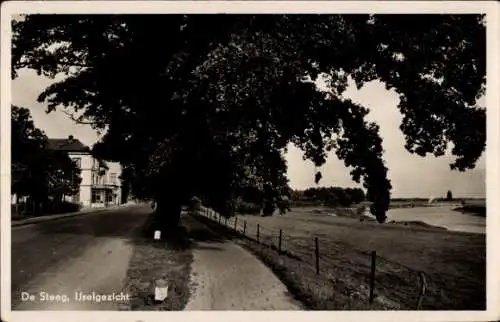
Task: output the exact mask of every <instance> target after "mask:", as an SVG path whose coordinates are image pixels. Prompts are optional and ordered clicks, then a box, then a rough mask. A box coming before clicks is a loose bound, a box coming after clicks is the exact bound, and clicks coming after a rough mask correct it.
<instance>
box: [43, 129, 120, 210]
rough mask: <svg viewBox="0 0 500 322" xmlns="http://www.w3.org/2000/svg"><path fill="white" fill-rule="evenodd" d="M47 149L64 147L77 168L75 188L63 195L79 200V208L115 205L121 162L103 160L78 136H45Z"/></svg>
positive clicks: (75, 200) (116, 203)
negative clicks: (67, 194) (77, 184)
mask: <svg viewBox="0 0 500 322" xmlns="http://www.w3.org/2000/svg"><path fill="white" fill-rule="evenodd" d="M49 149H53V150H58V151H64V152H66V153H68V156H69V157H70V158H71V159H72V160H73V161H74V162H75V163H76V165H77V167H79V168H80V171H81V172H80V176H81V179H82V181H81V183H80V189H79V191H78V192H77V193H76V194H75V195H73V196H67V197H65V199H66V200H67V201H71V202H74V203H79V204H81V205H82V207H83V208H97V207H109V206H116V205H119V204H120V203H121V180H120V175H121V166H120V164H119V163H116V162H104V161H102V160H99V159H96V158H94V157H93V156H92V154H91V152H90V149H89V147H87V146H85V145H84V144H82V143H81V142H80V141H79V140H78V139H75V138H74V137H73V136H69V137H68V138H67V139H49Z"/></svg>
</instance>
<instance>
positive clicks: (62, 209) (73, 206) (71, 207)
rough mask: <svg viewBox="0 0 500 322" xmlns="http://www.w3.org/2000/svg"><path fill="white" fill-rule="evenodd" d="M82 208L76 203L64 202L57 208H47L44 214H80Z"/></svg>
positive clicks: (51, 206) (50, 206)
mask: <svg viewBox="0 0 500 322" xmlns="http://www.w3.org/2000/svg"><path fill="white" fill-rule="evenodd" d="M81 208H82V205H80V204H78V203H74V202H69V201H63V202H61V203H60V204H58V205H57V206H55V207H54V206H53V205H49V207H48V208H45V209H46V211H44V213H47V214H64V213H69V212H78V211H80V209H81Z"/></svg>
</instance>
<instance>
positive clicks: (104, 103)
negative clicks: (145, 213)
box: [12, 14, 486, 226]
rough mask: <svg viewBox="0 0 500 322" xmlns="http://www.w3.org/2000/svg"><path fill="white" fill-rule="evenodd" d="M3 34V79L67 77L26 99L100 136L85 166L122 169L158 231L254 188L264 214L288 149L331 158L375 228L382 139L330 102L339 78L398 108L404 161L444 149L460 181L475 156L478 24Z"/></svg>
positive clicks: (157, 23)
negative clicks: (7, 57) (363, 199)
mask: <svg viewBox="0 0 500 322" xmlns="http://www.w3.org/2000/svg"><path fill="white" fill-rule="evenodd" d="M13 31H14V33H13V45H12V66H13V77H15V76H16V70H18V69H20V68H25V67H27V68H31V69H34V70H36V71H37V72H38V73H39V74H43V75H45V76H48V77H54V76H55V75H57V74H59V73H65V74H66V76H67V77H66V78H65V79H64V80H62V81H59V82H56V83H54V84H53V85H51V86H49V87H48V88H46V89H45V90H44V91H43V92H42V93H41V95H40V97H39V100H40V101H43V102H46V103H47V104H48V111H49V112H50V111H52V110H54V109H56V108H63V109H65V110H66V111H67V113H73V116H72V117H73V118H74V119H75V120H77V121H78V122H87V123H89V124H92V126H94V127H95V128H96V129H98V130H106V134H105V136H104V137H103V139H102V141H101V142H99V143H98V144H97V145H96V146H95V147H94V151H96V153H98V154H100V155H101V156H103V157H104V158H107V159H112V160H116V161H120V162H121V163H122V165H123V166H125V167H126V168H128V169H129V172H130V173H131V174H132V177H133V178H131V182H132V188H133V190H134V193H135V194H136V195H138V196H142V197H144V198H146V197H151V196H154V197H155V198H156V199H157V200H158V210H159V212H160V213H165V216H164V217H165V218H166V219H168V220H167V222H166V224H168V225H172V226H175V224H176V223H177V221H178V216H179V213H180V205H181V202H182V201H183V200H186V199H187V198H188V197H189V196H190V195H199V196H201V197H202V198H203V199H204V200H208V201H209V202H210V203H211V204H212V205H213V206H214V207H216V208H219V209H221V210H224V209H225V208H226V207H225V205H226V204H227V200H230V199H231V198H233V197H235V194H237V192H238V191H239V190H241V189H243V188H244V187H253V188H257V189H258V190H259V191H260V192H261V194H262V197H263V198H264V200H265V201H266V202H267V203H268V204H270V203H272V202H273V200H275V199H276V197H277V196H279V195H280V193H281V192H282V191H285V190H287V178H286V162H285V160H284V153H285V152H286V147H287V145H288V144H289V143H294V144H295V145H296V146H298V147H299V148H301V149H302V150H303V151H304V152H305V158H307V159H309V160H311V161H312V162H314V164H315V165H316V166H320V165H322V164H324V163H325V161H326V156H327V153H328V152H329V151H331V150H335V151H336V154H337V156H338V157H339V158H340V159H342V160H344V162H345V165H346V166H348V167H351V169H352V171H351V175H352V177H353V179H354V180H355V181H356V182H361V181H363V185H364V187H365V188H366V190H367V196H368V199H369V200H370V201H371V202H372V209H371V210H372V213H373V214H374V215H375V216H376V217H377V218H378V220H379V221H380V222H383V221H385V218H386V216H385V213H386V211H387V209H388V204H389V200H390V190H391V184H390V181H389V180H388V178H387V168H386V167H385V165H384V161H383V158H382V154H383V149H382V140H381V138H380V136H379V128H378V126H377V125H376V124H374V123H371V122H368V121H366V119H365V117H366V115H367V114H368V113H369V110H368V109H367V108H365V107H363V106H360V105H359V104H355V103H353V102H352V101H350V100H348V99H345V98H344V97H343V96H342V93H343V92H344V90H345V89H346V87H347V84H348V79H349V77H350V78H352V79H354V80H355V82H356V84H357V86H358V87H361V86H363V84H364V83H366V82H369V81H372V80H376V79H378V80H380V81H382V82H384V83H385V84H386V87H387V88H388V89H394V90H395V91H396V92H397V93H398V94H399V98H400V103H399V106H398V108H399V109H400V111H401V113H402V114H403V116H404V117H403V121H402V124H401V127H400V128H401V130H402V131H403V133H404V134H405V137H406V145H405V147H406V149H407V150H408V151H409V152H411V153H417V154H418V155H421V156H425V155H426V154H427V153H433V154H434V155H436V156H440V155H443V154H444V153H445V150H446V148H447V146H448V144H449V143H452V144H453V149H452V153H453V155H455V156H456V159H455V162H454V163H453V164H452V165H451V167H452V169H457V170H460V171H464V170H466V169H469V168H473V167H474V165H475V163H476V161H477V160H478V158H479V157H480V155H481V154H482V152H483V150H484V147H485V132H486V130H485V127H486V125H485V110H484V108H483V107H481V106H478V104H477V99H478V98H479V97H480V96H481V95H483V94H484V85H485V46H486V34H485V25H484V22H483V17H482V16H480V15H437V14H436V15H29V16H25V17H24V18H23V19H21V20H18V21H14V22H13ZM319 75H326V77H327V79H328V82H329V85H330V92H329V93H324V92H320V91H318V90H317V88H316V86H315V85H314V83H313V82H312V81H315V80H316V79H317V77H319ZM320 178H321V174H320V173H317V174H316V176H315V179H316V180H317V181H318V180H320ZM268 208H269V207H268Z"/></svg>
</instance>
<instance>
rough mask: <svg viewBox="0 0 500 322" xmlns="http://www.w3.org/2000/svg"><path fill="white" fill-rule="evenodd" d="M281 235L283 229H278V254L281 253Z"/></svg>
mask: <svg viewBox="0 0 500 322" xmlns="http://www.w3.org/2000/svg"><path fill="white" fill-rule="evenodd" d="M282 237H283V231H282V230H281V229H280V239H279V241H278V254H280V255H281V238H282Z"/></svg>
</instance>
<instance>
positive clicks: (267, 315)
mask: <svg viewBox="0 0 500 322" xmlns="http://www.w3.org/2000/svg"><path fill="white" fill-rule="evenodd" d="M498 8H499V7H498V4H497V3H496V2H494V1H307V2H306V1H265V2H264V1H23V2H21V1H14V2H3V3H2V11H1V18H2V19H1V30H2V37H1V41H2V47H1V48H2V52H1V54H2V56H1V73H2V74H1V75H2V82H1V108H0V116H1V118H0V121H1V131H2V132H1V141H0V142H1V145H0V147H1V189H0V194H1V195H0V205H1V213H2V216H1V227H2V234H1V238H2V249H1V250H2V252H1V265H2V266H1V271H2V275H1V282H2V283H1V291H2V293H1V294H2V296H1V307H2V312H1V318H2V320H4V321H9V322H10V321H30V320H37V321H51V322H52V321H69V320H71V321H74V322H77V321H85V322H88V321H135V322H138V321H164V320H166V319H168V320H177V319H178V320H189V321H210V320H212V321H231V322H233V321H235V320H237V321H241V322H245V321H249V322H250V321H254V320H255V319H259V320H263V321H267V320H269V321H271V320H272V321H273V322H274V321H275V320H276V319H282V318H283V319H285V320H295V321H299V320H300V321H307V320H311V319H315V320H316V319H322V320H324V321H329V320H332V319H338V318H340V317H341V320H366V321H494V320H499V319H500V310H499V309H500V297H499V290H500V278H499V277H500V274H499V273H500V266H499V262H500V260H499V255H500V254H499V251H498V250H495V249H494V245H500V244H499V243H498V237H497V235H496V233H498V230H499V227H500V218H499V214H498V213H497V212H498V209H499V202H498V199H497V198H498V196H499V191H498V183H499V179H500V172H499V170H498V166H499V165H500V162H499V155H498V154H499V153H498V152H499V148H500V143H499V140H498V139H499V137H500V135H499V134H500V132H499V126H498V122H499V121H500V113H499V109H498V106H499V104H498V103H499V100H498V99H499V97H498V92H499V79H498V68H499V66H498V60H499V47H498V44H499V41H498V40H499V36H500V35H499V11H498ZM20 13H156V14H158V13H486V14H487V44H488V50H487V100H486V101H487V105H488V109H487V114H488V116H487V125H488V126H487V131H488V132H487V134H488V137H487V152H486V153H487V155H486V164H487V182H486V185H487V209H488V216H487V228H486V231H487V267H488V268H487V281H488V286H487V296H488V298H487V309H488V310H487V311H427V312H426V311H420V312H415V311H398V312H374V311H370V312H358V311H350V312H346V311H343V312H340V311H330V312H321V311H303V312H281V311H274V312H263V311H253V312H251V313H249V312H246V313H243V312H238V311H226V312H214V311H206V312H205V311H204V312H192V311H186V312H79V311H78V312H71V311H70V312H47V311H44V312H40V311H38V312H17V311H14V312H13V311H10V237H11V230H10V228H9V227H10V225H11V223H10V215H9V213H10V102H11V77H10V28H11V27H10V23H11V18H10V17H11V16H12V15H13V14H20Z"/></svg>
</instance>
